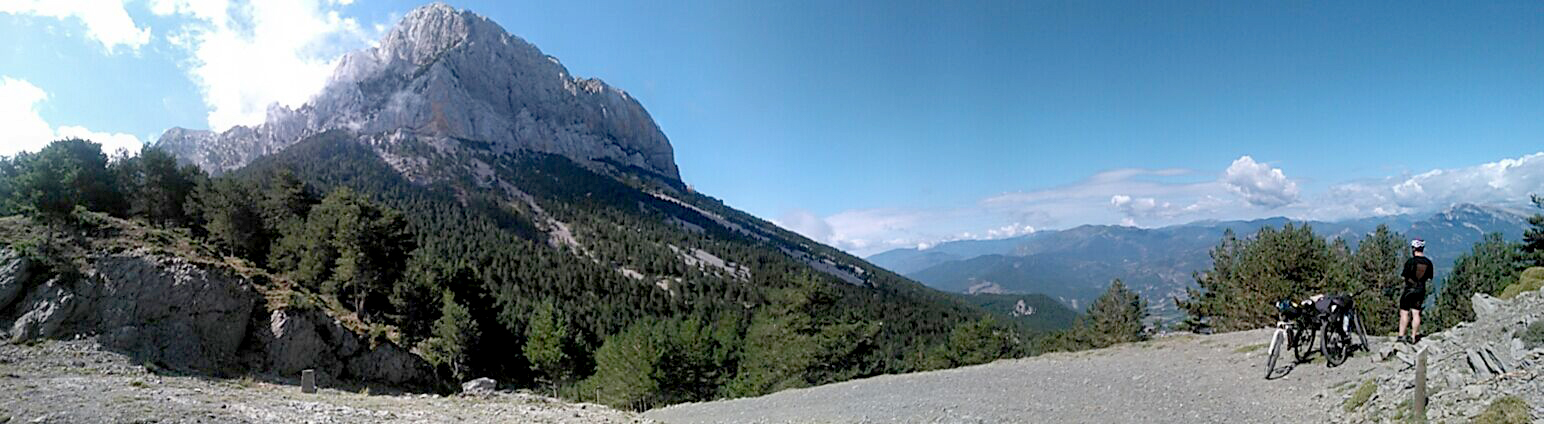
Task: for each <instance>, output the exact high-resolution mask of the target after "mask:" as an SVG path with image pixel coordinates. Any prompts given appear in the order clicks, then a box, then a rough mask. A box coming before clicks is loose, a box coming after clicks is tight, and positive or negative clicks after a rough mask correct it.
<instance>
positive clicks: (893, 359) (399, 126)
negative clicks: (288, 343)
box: [157, 4, 1028, 407]
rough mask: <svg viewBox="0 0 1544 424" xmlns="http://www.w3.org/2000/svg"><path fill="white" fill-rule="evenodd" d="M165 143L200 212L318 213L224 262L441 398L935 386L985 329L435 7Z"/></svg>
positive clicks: (609, 398)
mask: <svg viewBox="0 0 1544 424" xmlns="http://www.w3.org/2000/svg"><path fill="white" fill-rule="evenodd" d="M157 147H158V148H160V149H164V150H166V151H170V152H172V153H175V154H177V155H178V157H180V158H181V159H182V160H183V161H184V162H186V163H192V164H195V165H198V166H200V167H203V168H204V169H205V171H207V172H209V173H211V174H218V175H221V176H219V177H217V178H215V179H214V183H213V184H208V185H206V186H205V188H206V189H207V191H208V192H209V193H210V194H209V196H208V197H209V198H210V199H214V200H209V201H207V202H204V203H200V204H199V205H197V206H195V207H200V208H206V209H208V208H213V209H216V210H220V211H226V210H240V209H243V208H252V209H262V208H261V207H259V206H260V205H257V204H254V203H251V201H246V200H243V199H245V198H247V197H256V198H262V199H271V198H284V199H290V198H293V199H294V200H293V201H292V202H291V203H294V204H301V205H305V204H315V203H318V202H319V203H322V204H323V206H327V207H324V208H321V209H323V210H325V211H326V212H323V213H320V214H319V213H318V212H314V211H313V212H312V213H310V214H309V216H307V214H305V213H303V212H304V210H305V207H291V208H290V209H295V210H298V211H300V212H299V213H288V214H287V215H286V213H282V212H283V211H279V212H281V213H268V212H266V211H267V210H266V209H263V210H264V211H265V212H264V214H263V216H264V217H268V216H270V215H271V216H290V218H284V219H268V218H264V219H263V220H262V221H263V222H266V224H264V225H265V226H266V227H265V228H256V229H253V230H251V231H246V232H240V231H238V233H241V234H247V236H239V237H234V238H232V239H233V240H238V241H239V243H238V242H231V243H227V244H241V246H232V247H231V249H230V250H231V251H232V252H235V253H237V254H238V255H243V256H246V257H249V258H250V259H252V260H253V261H254V262H257V263H259V264H260V265H262V266H266V267H269V268H271V269H273V270H274V272H275V273H277V274H280V275H285V276H289V277H291V278H293V279H295V280H297V281H301V282H302V284H309V285H312V286H316V287H317V288H318V289H319V290H320V291H323V292H329V291H335V292H337V293H339V294H340V296H342V294H344V293H347V294H348V295H349V296H350V298H349V299H351V301H350V302H348V305H350V306H352V307H353V309H355V310H356V312H358V313H360V314H361V315H363V316H365V317H366V319H372V320H376V321H381V322H383V323H385V324H390V325H392V326H394V327H395V328H396V329H398V330H399V331H400V334H401V340H402V342H403V343H404V344H405V345H408V346H416V350H415V351H416V352H419V353H420V354H423V355H426V357H429V358H431V362H436V363H439V364H440V366H441V370H442V373H448V374H452V375H454V377H455V378H460V379H466V378H471V377H478V376H494V377H497V378H500V380H501V381H512V382H514V383H515V384H517V385H539V386H544V387H548V388H552V389H556V390H558V391H560V392H562V393H564V394H565V395H566V396H569V397H578V398H582V399H585V400H598V401H601V402H605V403H608V404H613V405H623V406H632V407H641V406H647V405H658V404H663V403H672V402H679V401H687V400H699V399H709V398H714V397H721V396H743V395H754V394H760V393H766V392H769V391H775V390H779V389H782V388H788V387H799V386H805V385H811V384H821V383H826V382H831V381H838V380H844V379H848V378H852V377H857V376H866V375H875V374H881V373H892V372H904V371H911V370H916V369H921V368H925V367H937V366H948V365H950V364H952V362H950V361H952V360H950V359H942V360H940V359H939V357H940V356H941V355H946V354H948V353H949V352H948V349H947V348H946V346H945V345H946V342H947V341H948V340H949V336H950V334H951V333H952V332H954V331H955V330H956V328H957V327H961V326H963V325H966V324H973V323H976V322H978V321H980V320H981V319H982V318H983V317H985V316H986V315H987V314H988V313H987V312H985V311H984V310H983V309H981V308H980V307H977V306H975V305H971V304H968V303H966V302H961V301H960V300H959V299H956V298H953V297H951V296H949V295H947V294H944V293H940V292H937V291H934V290H932V289H929V288H927V287H925V286H923V285H921V284H919V283H916V282H913V281H911V280H908V279H906V278H904V277H901V276H898V275H896V274H893V273H891V272H889V271H886V270H884V269H881V268H879V267H875V266H873V265H871V264H869V263H867V262H865V261H863V260H862V259H859V258H856V257H853V256H850V255H848V254H845V253H843V252H841V251H838V250H836V249H833V248H830V247H828V246H824V245H821V244H819V243H816V242H814V241H811V240H809V239H807V238H804V237H802V236H799V235H797V234H794V233H792V232H789V231H786V230H784V229H782V228H779V227H777V226H775V225H773V224H771V223H769V222H766V221H764V220H761V219H758V218H756V217H753V216H751V215H749V214H746V213H744V212H740V211H738V210H735V209H733V208H731V207H729V206H727V205H724V204H723V203H721V202H720V201H718V200H716V199H714V198H711V197H708V196H706V195H703V194H700V193H696V192H694V191H693V190H691V189H690V188H688V186H687V185H686V184H685V183H684V182H682V181H681V180H680V179H679V176H678V172H677V171H676V166H675V164H674V162H673V159H672V153H671V152H672V148H671V147H670V145H669V142H668V141H667V140H666V139H665V138H664V135H663V133H662V132H660V131H659V130H658V128H657V127H656V126H655V124H654V123H653V122H652V120H651V119H649V117H648V115H647V113H646V112H645V111H643V109H642V107H641V106H639V105H638V103H637V102H636V101H635V100H633V99H632V98H631V97H629V96H627V94H626V93H625V92H622V91H621V90H618V89H615V88H611V87H609V86H606V85H604V84H603V83H600V82H599V81H597V80H585V79H578V78H575V77H571V76H569V75H568V74H567V71H566V70H564V69H563V68H562V66H561V65H558V62H557V60H556V59H555V58H552V57H549V56H546V55H544V54H541V53H540V51H539V50H537V49H536V48H535V47H534V46H531V45H530V44H528V43H526V42H524V41H523V40H520V39H519V38H517V37H514V36H512V35H509V34H508V33H505V32H504V31H503V29H502V28H500V27H498V26H497V25H496V24H493V23H492V22H491V21H488V20H487V19H486V18H483V17H481V16H478V15H476V14H474V13H471V12H467V11H457V10H454V9H451V8H449V7H448V6H445V5H442V4H434V5H429V6H425V7H423V8H420V9H418V10H415V11H413V12H411V13H409V14H408V15H407V16H406V17H404V19H403V21H402V22H401V23H400V24H398V26H397V27H396V28H394V29H392V30H391V31H390V32H389V33H388V35H387V36H386V37H385V38H384V39H383V40H382V41H381V44H380V45H379V46H378V47H375V48H371V49H369V50H366V51H362V52H356V53H353V54H350V55H348V56H347V57H346V59H345V60H344V61H343V63H342V64H341V65H340V66H339V68H338V70H337V71H336V74H335V75H334V77H333V80H332V82H331V83H329V85H328V86H327V88H326V89H325V90H324V91H323V93H321V94H319V95H318V96H317V97H316V98H314V99H313V100H312V101H311V102H310V103H308V104H307V105H305V106H304V107H301V108H299V109H296V110H279V111H276V112H274V113H271V114H270V116H269V119H268V122H267V123H265V124H263V125H260V126H258V127H255V128H236V129H232V130H230V131H227V132H225V133H221V134H213V133H208V132H189V131H184V130H174V131H169V132H168V134H167V135H166V136H164V137H163V138H162V139H161V140H160V142H158V143H157ZM324 196H325V197H326V199H324V200H319V199H321V198H322V197H324ZM216 203H218V205H216ZM377 204H378V205H379V210H378V209H377V208H376V207H375V206H371V205H377ZM329 205H330V206H329ZM280 209H283V208H280ZM216 215H219V216H226V215H222V214H216ZM237 215H239V214H237ZM232 216H235V215H232ZM357 216H368V217H369V218H368V219H366V220H365V221H368V222H367V223H366V224H361V225H363V227H362V228H364V229H362V230H358V231H364V232H365V233H367V234H375V233H379V234H381V237H386V238H395V237H399V236H400V237H406V239H404V240H402V241H401V242H400V243H397V242H393V243H387V244H386V246H385V247H384V248H383V249H384V250H381V252H384V253H382V255H384V256H382V258H385V259H381V258H374V257H371V256H370V255H369V254H359V252H356V251H355V250H351V249H353V247H352V246H354V245H356V244H360V243H356V242H360V241H361V240H363V242H362V243H363V244H360V245H370V242H371V240H372V239H371V238H370V237H364V239H360V238H359V237H357V234H355V233H352V232H350V231H355V230H352V229H350V228H352V227H347V226H342V225H340V224H335V223H343V222H353V221H354V217H357ZM236 217H237V218H239V216H236ZM248 220H249V221H250V220H255V218H251V219H248ZM286 220H287V221H286ZM241 222H243V221H242V220H241V219H234V220H231V221H230V222H225V221H224V220H221V221H220V224H219V225H225V227H220V228H221V229H227V227H229V226H238V227H239V226H240V225H242V224H241ZM227 224H229V225H227ZM399 227H400V228H399ZM217 232H219V231H211V233H217ZM372 237H373V236H372ZM216 238H218V237H216ZM339 240H342V241H339ZM329 246H336V248H332V247H329ZM394 249H395V250H394ZM399 250H400V252H398V253H392V252H395V251H399ZM356 254H359V255H360V256H359V257H360V258H361V259H360V260H359V261H353V262H350V261H352V260H353V259H350V258H354V256H350V255H356ZM393 255H395V256H393ZM344 259H349V260H350V261H345V260H344ZM356 262H357V263H360V264H364V265H360V266H363V267H364V268H361V269H362V270H363V271H361V270H356V269H354V268H347V267H341V266H340V267H337V268H336V270H334V269H333V267H332V266H331V264H334V263H337V264H344V263H349V264H353V263H356ZM395 262H404V263H405V265H401V266H399V267H395V268H394V267H392V266H386V265H390V264H391V263H395ZM372 264H374V265H372ZM382 264H385V265H382ZM352 266H353V265H350V267H352ZM371 266H375V268H371ZM377 268H378V269H377ZM361 272H367V273H368V272H376V273H377V274H361ZM360 275H366V276H367V277H368V276H369V275H376V276H378V277H379V278H365V279H364V280H360V278H359V276H360ZM339 276H348V277H349V278H350V279H347V280H348V281H345V282H343V283H339V282H336V280H339V279H340V278H341V277H339ZM307 281H310V283H305V282H307ZM350 281H357V282H350ZM346 284H353V285H352V286H349V285H346ZM330 285H331V286H330ZM330 287H331V288H330ZM367 312H369V313H367ZM991 325H994V326H999V327H998V328H995V329H992V330H991V331H985V332H982V331H977V332H975V333H970V334H979V335H982V336H983V337H995V338H1002V339H1004V340H1010V339H1011V340H1012V341H1013V343H1012V344H1011V346H1012V347H1013V348H1012V349H1002V350H1000V351H998V352H995V353H993V354H992V355H1011V354H1015V353H1018V352H1024V351H1025V350H1024V348H1022V346H1027V345H1028V340H1027V339H1025V338H1023V337H1020V335H1019V334H1015V333H1017V332H1018V331H1019V330H1017V329H1016V328H1017V327H1013V326H1008V325H1007V324H991ZM978 327H979V326H978ZM963 345H968V343H965V344H963ZM1005 346H1007V345H1005ZM971 357H972V358H976V357H979V355H977V356H971ZM951 358H953V357H951Z"/></svg>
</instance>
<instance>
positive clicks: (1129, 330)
mask: <svg viewBox="0 0 1544 424" xmlns="http://www.w3.org/2000/svg"><path fill="white" fill-rule="evenodd" d="M1146 318H1147V301H1145V300H1142V297H1141V296H1140V295H1137V293H1136V292H1134V291H1131V290H1130V289H1128V288H1126V283H1124V282H1122V281H1121V280H1120V279H1116V280H1115V281H1112V282H1110V288H1109V289H1107V290H1105V292H1104V294H1102V295H1099V297H1098V298H1097V299H1094V303H1092V304H1089V306H1088V315H1087V319H1086V321H1084V324H1085V325H1086V331H1087V332H1086V333H1085V337H1087V338H1088V340H1090V341H1091V343H1092V345H1093V347H1096V348H1098V347H1105V346H1110V345H1114V344H1116V343H1126V342H1134V341H1141V340H1145V339H1146V338H1147V336H1146V332H1145V330H1144V324H1143V322H1142V321H1143V320H1144V319H1146Z"/></svg>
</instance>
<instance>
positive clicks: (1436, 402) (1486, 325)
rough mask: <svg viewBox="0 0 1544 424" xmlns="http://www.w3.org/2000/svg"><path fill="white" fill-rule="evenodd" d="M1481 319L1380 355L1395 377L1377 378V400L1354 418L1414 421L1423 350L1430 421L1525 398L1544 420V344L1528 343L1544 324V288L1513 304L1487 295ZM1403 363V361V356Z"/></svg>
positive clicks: (1478, 305) (1478, 310)
mask: <svg viewBox="0 0 1544 424" xmlns="http://www.w3.org/2000/svg"><path fill="white" fill-rule="evenodd" d="M1472 303H1473V305H1474V312H1475V315H1476V319H1475V321H1474V322H1465V323H1461V324H1459V325H1457V326H1455V327H1453V328H1451V329H1448V330H1446V331H1443V332H1440V333H1436V334H1431V335H1429V336H1427V337H1426V338H1425V339H1423V340H1422V341H1421V342H1420V343H1418V344H1417V345H1416V346H1414V347H1410V346H1404V345H1396V346H1395V347H1393V348H1392V349H1385V350H1386V351H1387V352H1385V354H1383V355H1380V357H1383V358H1387V359H1389V362H1388V364H1389V366H1391V367H1394V368H1396V370H1395V371H1394V372H1388V373H1382V374H1381V376H1380V377H1377V378H1376V379H1374V382H1375V383H1376V385H1377V388H1376V390H1375V391H1374V394H1373V396H1372V397H1371V399H1370V400H1369V401H1368V402H1367V403H1366V405H1365V406H1363V407H1361V408H1359V409H1357V410H1356V411H1354V412H1353V414H1352V415H1351V416H1349V417H1348V420H1349V421H1354V422H1385V421H1388V420H1392V419H1394V418H1395V417H1408V416H1409V415H1410V414H1411V412H1410V411H1409V403H1408V401H1409V400H1410V399H1411V398H1412V396H1413V390H1414V389H1413V388H1414V385H1415V382H1414V380H1415V371H1414V369H1413V366H1414V365H1415V362H1416V357H1417V352H1418V351H1419V350H1420V349H1424V350H1425V351H1426V354H1427V390H1428V393H1429V394H1428V401H1427V403H1428V407H1427V411H1428V413H1427V419H1429V420H1431V421H1432V422H1442V421H1448V422H1453V421H1459V422H1462V421H1465V420H1467V419H1471V418H1473V417H1474V416H1476V415H1478V414H1479V413H1480V412H1481V411H1483V410H1484V409H1485V407H1486V406H1488V405H1490V404H1491V402H1494V401H1495V400H1496V399H1498V398H1501V397H1503V396H1517V397H1519V398H1521V399H1522V400H1523V401H1524V402H1526V403H1527V404H1528V405H1530V406H1531V408H1532V409H1533V412H1532V413H1533V416H1534V417H1544V384H1540V383H1539V382H1540V381H1544V346H1529V345H1528V344H1526V343H1524V342H1523V341H1522V340H1521V339H1520V335H1522V334H1523V333H1524V331H1525V329H1526V328H1528V326H1529V325H1532V324H1534V323H1536V322H1539V321H1544V291H1537V290H1536V291H1530V292H1524V293H1522V294H1520V295H1518V296H1517V297H1515V298H1513V299H1511V300H1500V299H1496V298H1494V297H1491V296H1488V295H1485V294H1476V295H1474V297H1473V299H1472ZM1395 358H1397V359H1395Z"/></svg>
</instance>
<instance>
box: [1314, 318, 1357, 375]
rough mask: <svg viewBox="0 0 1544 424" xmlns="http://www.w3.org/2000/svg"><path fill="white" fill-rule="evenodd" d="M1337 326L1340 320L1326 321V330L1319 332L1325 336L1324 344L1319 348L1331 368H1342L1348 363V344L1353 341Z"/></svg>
mask: <svg viewBox="0 0 1544 424" xmlns="http://www.w3.org/2000/svg"><path fill="white" fill-rule="evenodd" d="M1337 324H1339V320H1333V319H1331V320H1325V321H1324V328H1322V329H1320V330H1319V332H1320V333H1323V334H1324V343H1322V344H1320V345H1319V347H1320V349H1322V350H1323V352H1324V361H1325V362H1326V363H1327V364H1328V366H1331V367H1336V366H1340V364H1343V363H1345V362H1346V350H1347V349H1348V346H1347V344H1349V342H1350V341H1351V340H1350V338H1351V337H1350V336H1349V335H1347V334H1346V332H1345V331H1341V330H1340V328H1341V326H1340V325H1337Z"/></svg>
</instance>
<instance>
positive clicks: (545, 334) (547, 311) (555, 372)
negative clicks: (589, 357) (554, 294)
mask: <svg viewBox="0 0 1544 424" xmlns="http://www.w3.org/2000/svg"><path fill="white" fill-rule="evenodd" d="M568 338H569V334H568V322H567V320H565V319H563V315H562V314H561V313H559V312H558V310H557V307H555V306H553V305H552V303H551V302H544V303H542V304H541V306H538V307H537V308H536V312H535V313H534V314H532V316H531V321H530V323H529V324H528V325H527V326H526V332H525V349H524V351H525V352H524V353H525V357H526V359H527V360H529V361H531V368H532V370H533V371H536V372H537V373H539V374H541V375H542V376H544V377H545V378H546V381H547V382H549V383H553V384H556V383H561V382H564V381H567V380H568V378H569V374H570V373H569V357H568V352H567V348H568Z"/></svg>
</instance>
